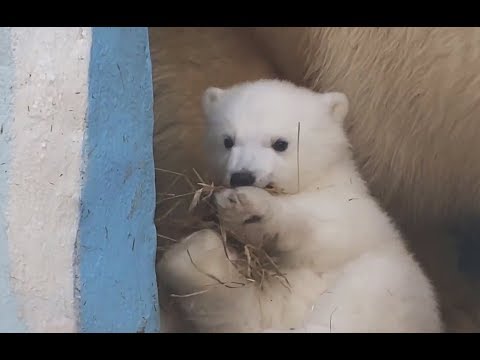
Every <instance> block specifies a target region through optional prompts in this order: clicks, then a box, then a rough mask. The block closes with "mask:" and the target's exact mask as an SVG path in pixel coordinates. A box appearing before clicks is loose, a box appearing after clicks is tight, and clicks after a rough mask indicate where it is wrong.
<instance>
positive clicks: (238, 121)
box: [202, 80, 350, 193]
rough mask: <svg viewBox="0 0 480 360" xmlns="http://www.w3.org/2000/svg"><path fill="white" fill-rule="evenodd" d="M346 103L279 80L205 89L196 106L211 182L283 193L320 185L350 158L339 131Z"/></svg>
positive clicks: (341, 98)
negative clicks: (201, 113)
mask: <svg viewBox="0 0 480 360" xmlns="http://www.w3.org/2000/svg"><path fill="white" fill-rule="evenodd" d="M348 105H349V104H348V99H347V97H346V96H345V95H344V94H342V93H338V92H328V93H317V92H314V91H312V90H309V89H307V88H303V87H299V86H296V85H294V84H292V83H290V82H286V81H281V80H259V81H255V82H245V83H241V84H237V85H235V86H232V87H230V88H226V89H220V88H217V87H210V88H208V89H207V90H206V91H205V92H204V94H203V99H202V107H203V111H204V115H205V118H206V123H207V136H206V149H207V154H206V156H207V159H208V160H209V163H210V166H211V170H212V171H213V173H214V176H215V180H216V181H219V182H221V183H222V184H223V185H225V186H230V187H238V186H257V187H260V188H266V187H274V188H276V189H279V190H282V191H284V192H287V193H295V192H297V191H301V190H302V189H304V188H306V187H309V186H312V185H314V184H315V183H318V182H320V181H321V178H322V176H323V175H324V174H325V173H326V172H328V171H329V169H330V168H331V167H332V166H335V165H336V164H338V163H339V162H341V161H344V160H346V159H349V157H350V153H349V151H350V145H349V143H348V140H347V138H346V136H345V132H344V129H343V121H344V119H345V116H346V115H347V113H348Z"/></svg>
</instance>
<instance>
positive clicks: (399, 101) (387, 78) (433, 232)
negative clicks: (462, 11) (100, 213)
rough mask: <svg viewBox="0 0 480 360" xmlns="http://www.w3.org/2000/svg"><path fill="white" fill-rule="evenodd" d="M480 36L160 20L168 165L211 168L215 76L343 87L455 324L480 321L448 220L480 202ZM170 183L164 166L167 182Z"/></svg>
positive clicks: (353, 136) (361, 148) (379, 190)
mask: <svg viewBox="0 0 480 360" xmlns="http://www.w3.org/2000/svg"><path fill="white" fill-rule="evenodd" d="M479 40H480V29H479V28H257V29H246V28H238V29H229V28H161V29H152V30H151V48H152V60H153V69H154V86H155V116H156V121H155V131H156V138H155V144H154V145H155V157H156V164H157V167H161V168H165V169H171V170H181V171H183V170H187V171H188V170H190V169H191V168H193V167H195V168H196V169H197V170H199V171H200V172H201V173H202V174H203V173H205V171H206V168H205V163H204V159H203V158H202V156H201V155H200V154H201V150H200V148H201V143H200V141H201V137H202V135H201V133H202V132H203V129H204V124H203V120H202V116H201V113H200V108H199V106H198V104H199V102H200V98H201V94H202V91H203V89H205V88H206V87H207V86H210V85H212V84H213V85H216V86H221V87H222V86H229V85H232V84H234V83H236V82H239V81H244V80H255V79H258V78H262V77H267V78H269V77H274V76H276V75H279V76H282V77H285V78H287V79H290V80H292V81H295V82H296V83H298V84H301V85H305V86H308V87H311V88H312V89H315V90H320V91H329V90H331V89H339V90H340V91H342V92H344V93H346V94H347V95H348V97H349V99H350V104H351V111H350V113H349V116H348V117H347V119H346V120H345V123H346V129H347V134H348V137H349V140H350V142H351V143H352V144H353V147H354V154H355V156H356V158H357V160H358V164H359V170H360V172H361V174H362V175H363V177H364V178H365V180H366V181H367V183H368V185H369V187H370V189H371V190H372V193H373V194H374V195H375V196H376V197H377V198H378V199H379V201H380V202H381V204H382V205H383V206H384V207H385V208H386V209H387V210H388V211H389V212H390V213H391V214H392V215H393V216H394V218H395V220H396V221H397V222H398V223H399V224H400V225H401V227H402V229H403V230H404V232H405V233H406V234H407V235H408V237H407V240H408V242H409V244H410V246H411V248H412V249H413V250H414V251H415V253H416V254H417V256H418V258H419V259H420V260H421V261H422V264H425V267H426V270H427V271H428V273H429V275H430V276H432V278H433V279H434V282H435V285H436V287H437V288H438V290H439V295H440V298H441V300H442V308H443V311H444V316H445V317H446V319H447V320H448V327H449V329H451V330H455V331H471V330H475V331H477V330H479V329H480V326H479V324H480V320H479V316H478V315H479V311H478V305H476V304H477V303H478V299H475V296H474V294H473V293H472V291H471V290H472V289H473V285H474V284H472V283H471V282H469V281H467V280H466V279H465V277H464V275H463V274H461V273H460V272H459V271H458V269H457V264H456V261H457V260H456V258H457V250H456V247H455V243H456V240H455V239H452V238H451V237H450V236H449V235H448V234H447V233H446V231H445V227H446V226H449V225H451V224H456V223H457V221H458V220H459V219H463V217H464V216H465V214H466V215H470V216H472V217H473V218H475V217H478V213H479V209H478V206H479V205H478V204H479V201H478V195H479V191H480V190H479V189H480V162H478V161H477V159H476V158H477V155H476V153H477V152H479V151H478V150H476V149H477V147H478V146H480V142H478V140H477V138H478V135H479V132H480V126H479V125H478V124H477V123H478V120H477V119H478V118H479V116H480V101H479V100H480V82H479V77H480V75H479V74H480V57H479V56H478V54H479V52H480V46H479V45H478V44H480V42H479ZM479 150H480V149H479ZM171 182H172V177H168V176H167V175H165V174H163V173H161V174H160V173H159V174H158V176H157V189H158V192H163V191H165V189H166V188H169V186H170V183H171ZM168 191H169V192H178V193H180V192H185V191H187V190H186V187H184V185H183V184H182V182H177V183H176V186H175V187H173V188H171V187H170V188H169V190H168ZM168 206H169V204H164V205H163V204H162V206H159V207H158V215H159V216H160V215H162V214H163V213H164V212H165V211H166V210H167V207H168ZM178 209H180V211H179V212H177V214H178V215H180V216H181V214H182V211H184V210H185V208H180V207H179V208H178ZM159 232H160V233H161V234H165V235H171V236H173V237H178V236H181V235H186V234H179V233H176V232H175V230H173V229H168V228H166V227H165V226H162V227H161V228H159ZM160 292H161V291H160ZM167 318H168V316H167V315H165V316H163V317H162V319H163V320H165V321H167V320H166V319H167ZM167 322H168V323H164V324H165V326H166V327H169V326H170V325H171V324H170V323H169V321H167ZM172 326H176V325H174V324H172ZM178 326H180V327H182V328H184V326H185V325H184V324H179V325H178Z"/></svg>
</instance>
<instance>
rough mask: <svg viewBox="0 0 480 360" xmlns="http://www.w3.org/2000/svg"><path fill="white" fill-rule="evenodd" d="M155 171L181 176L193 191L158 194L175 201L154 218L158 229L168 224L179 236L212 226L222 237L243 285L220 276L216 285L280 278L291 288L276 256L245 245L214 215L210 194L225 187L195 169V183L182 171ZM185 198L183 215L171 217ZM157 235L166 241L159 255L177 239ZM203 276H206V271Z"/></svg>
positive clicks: (226, 251) (275, 191)
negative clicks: (233, 254)
mask: <svg viewBox="0 0 480 360" xmlns="http://www.w3.org/2000/svg"><path fill="white" fill-rule="evenodd" d="M156 170H157V171H160V172H166V173H169V174H174V175H176V176H177V177H178V178H183V179H184V180H185V181H186V182H187V184H188V185H189V187H190V188H191V190H192V191H190V192H187V193H185V194H171V193H164V194H160V195H162V198H161V199H160V200H159V202H158V203H164V202H167V201H172V200H176V201H173V204H172V206H171V207H170V208H169V209H168V210H167V211H166V212H165V213H164V214H162V215H160V216H159V217H158V218H157V219H156V225H157V229H162V228H164V227H168V228H169V229H175V228H176V229H175V230H176V231H175V232H176V233H178V234H180V236H181V237H184V236H187V235H189V234H191V233H192V232H195V231H198V230H202V229H211V230H214V231H216V232H217V233H218V234H219V235H220V236H221V238H222V240H223V244H224V248H225V256H226V257H227V258H228V259H229V261H230V262H231V263H232V264H233V265H234V266H235V267H236V268H237V270H238V271H239V272H240V273H241V274H242V275H243V276H244V278H245V283H242V284H225V283H222V282H221V281H219V279H214V280H215V281H216V282H217V283H218V284H217V285H222V286H226V287H235V286H232V285H236V287H238V286H246V285H248V284H253V285H256V286H258V287H259V288H263V284H264V282H265V280H267V279H271V278H275V279H277V280H278V281H280V283H281V284H282V285H283V286H285V287H286V288H288V289H290V284H289V282H288V279H287V278H286V276H285V274H283V273H281V271H280V269H279V268H278V266H277V264H276V262H275V259H274V258H273V257H271V256H270V255H269V254H268V253H267V251H266V250H265V249H263V248H259V247H255V246H253V245H250V244H245V243H244V242H242V241H241V240H240V239H239V238H238V237H237V236H236V235H235V234H234V233H233V232H232V231H230V230H229V229H226V228H225V226H223V224H220V222H219V220H218V217H217V212H216V208H215V206H214V204H213V202H212V195H213V194H214V193H215V192H217V191H221V190H223V189H225V187H224V186H216V185H214V183H212V182H210V183H209V182H207V181H205V180H204V179H203V178H202V177H201V176H200V174H199V173H198V172H197V171H196V170H195V169H193V172H194V173H195V176H196V177H197V180H198V181H197V182H194V181H192V180H191V179H189V178H188V176H186V175H185V174H183V173H179V172H174V171H169V170H164V169H158V168H157V169H156ZM177 181H178V179H176V180H174V182H177ZM194 183H196V185H197V187H195V185H194ZM266 190H267V191H269V192H271V193H273V194H275V195H278V194H281V192H280V191H278V190H277V189H274V188H268V189H266ZM187 199H190V204H189V206H188V210H187V211H186V214H185V215H184V216H183V217H182V218H181V219H179V218H172V217H171V216H170V215H171V214H172V212H173V210H174V209H175V208H177V207H178V206H179V204H180V203H182V202H184V201H186V200H187ZM157 236H158V237H159V238H161V239H164V240H167V243H166V244H164V246H160V247H159V248H158V253H159V255H160V256H161V255H162V253H163V252H164V251H166V250H167V249H168V248H169V246H170V245H171V244H173V243H175V242H177V241H178V240H177V239H174V238H172V237H171V236H167V235H162V234H158V235H157ZM165 245H166V246H165ZM228 249H233V250H235V251H236V253H237V255H238V256H237V258H236V259H230V258H229V256H228ZM190 260H191V261H192V264H193V265H194V266H195V267H196V268H197V270H199V271H201V269H199V268H198V267H197V266H196V265H195V263H194V262H193V259H192V258H191V257H190ZM206 275H207V276H209V274H206ZM208 290H209V289H205V290H201V291H198V292H195V293H193V294H183V295H178V294H172V297H190V296H194V295H200V294H203V293H205V292H207V291H208Z"/></svg>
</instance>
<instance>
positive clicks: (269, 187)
mask: <svg viewBox="0 0 480 360" xmlns="http://www.w3.org/2000/svg"><path fill="white" fill-rule="evenodd" d="M265 189H267V190H273V189H275V185H273V183H268V184H267V186H265Z"/></svg>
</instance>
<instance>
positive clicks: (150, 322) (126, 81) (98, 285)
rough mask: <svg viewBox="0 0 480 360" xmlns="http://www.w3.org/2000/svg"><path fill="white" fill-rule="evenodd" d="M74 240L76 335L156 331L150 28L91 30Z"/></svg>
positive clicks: (157, 315)
mask: <svg viewBox="0 0 480 360" xmlns="http://www.w3.org/2000/svg"><path fill="white" fill-rule="evenodd" d="M88 107H89V108H88V115H87V142H86V144H85V149H84V161H85V172H84V174H83V179H84V188H83V189H82V198H81V209H80V211H81V213H80V214H81V215H80V216H81V218H80V224H79V230H78V237H77V261H78V270H77V276H78V279H77V285H76V288H77V289H78V290H77V291H78V293H77V295H78V299H79V310H80V314H79V315H80V318H79V325H80V331H83V332H143V331H144V332H154V331H159V312H158V299H157V287H156V277H155V253H156V231H155V226H154V211H155V182H154V176H155V174H154V162H153V88H152V70H151V61H150V51H149V43H148V31H147V28H93V33H92V49H91V59H90V71H89V102H88Z"/></svg>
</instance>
